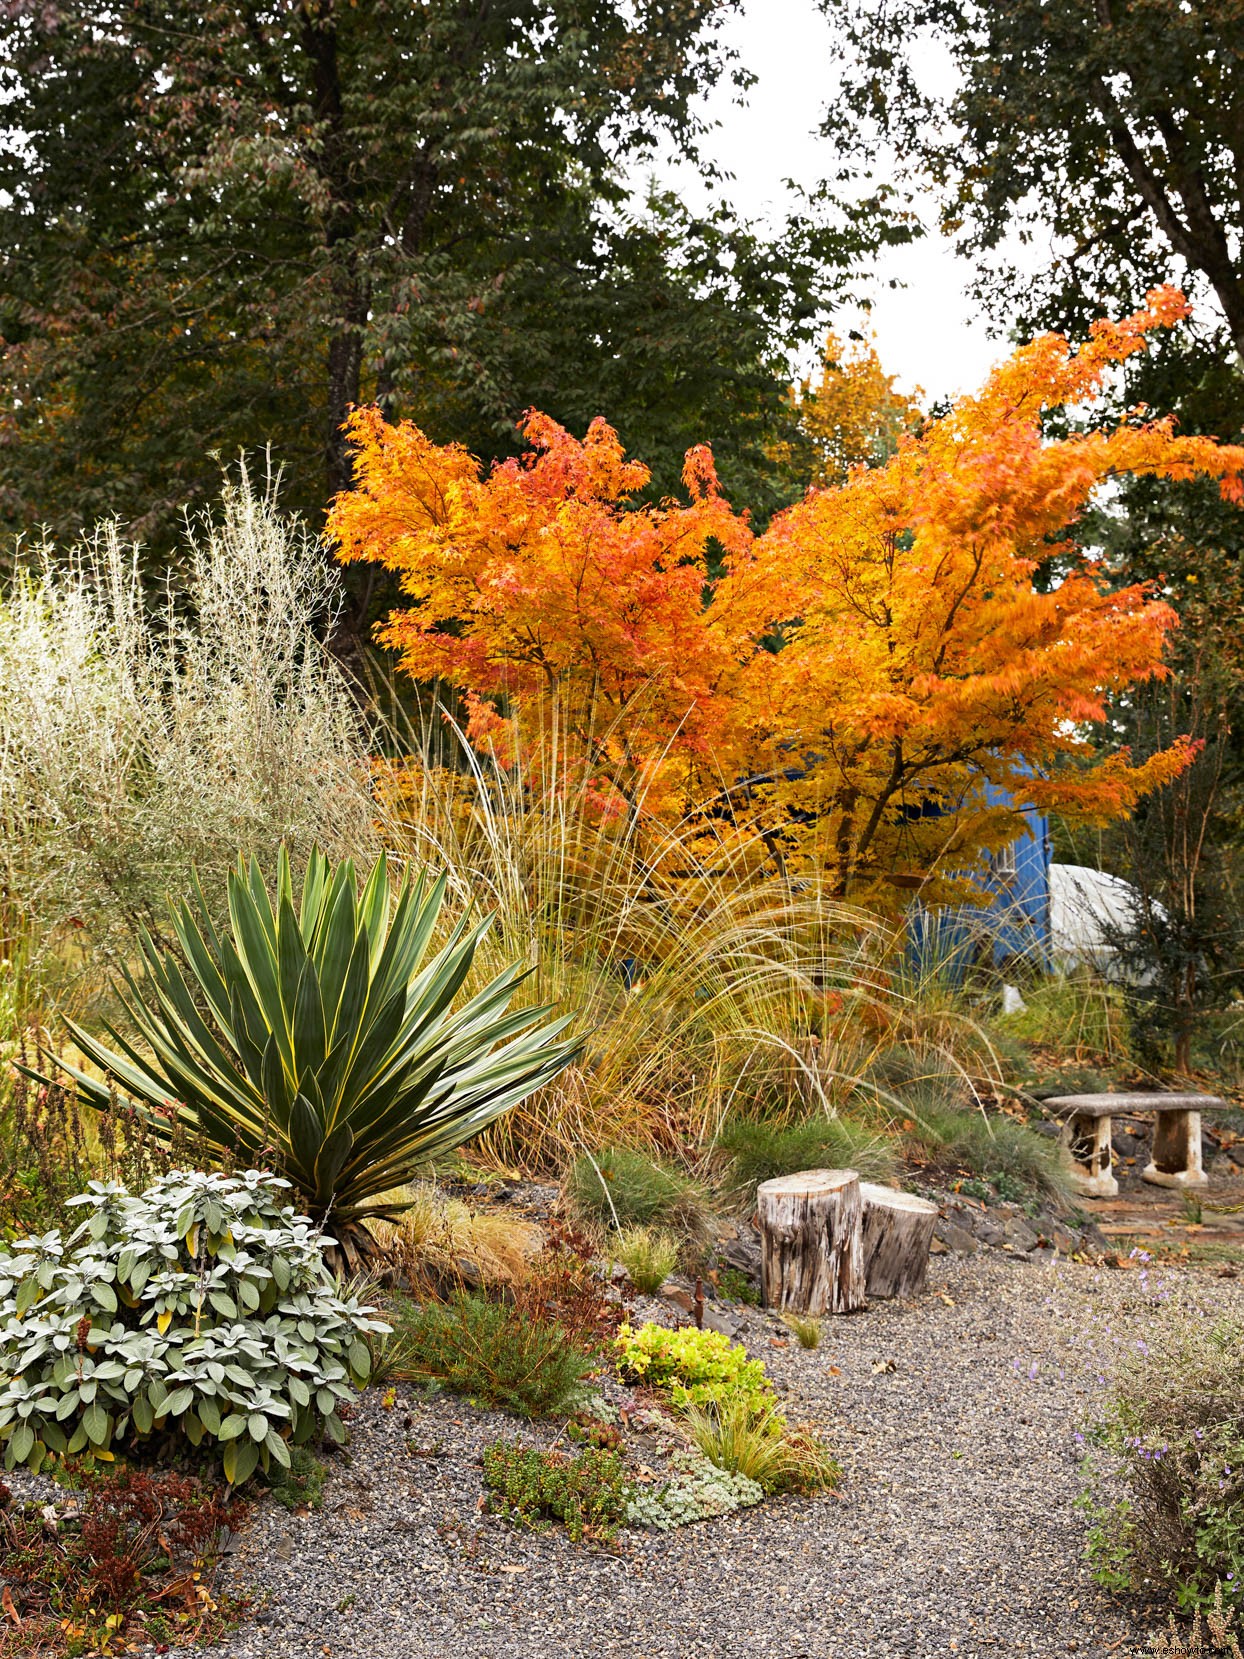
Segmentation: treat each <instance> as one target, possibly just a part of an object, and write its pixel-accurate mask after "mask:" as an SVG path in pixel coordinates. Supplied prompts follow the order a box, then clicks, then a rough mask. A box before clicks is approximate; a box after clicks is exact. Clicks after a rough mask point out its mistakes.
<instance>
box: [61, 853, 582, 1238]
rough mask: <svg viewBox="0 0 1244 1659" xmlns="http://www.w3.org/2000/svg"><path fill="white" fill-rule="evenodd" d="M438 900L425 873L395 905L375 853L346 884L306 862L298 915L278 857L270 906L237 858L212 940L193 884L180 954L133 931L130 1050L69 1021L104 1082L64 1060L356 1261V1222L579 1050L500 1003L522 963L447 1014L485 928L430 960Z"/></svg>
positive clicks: (340, 871) (178, 914) (86, 1082)
mask: <svg viewBox="0 0 1244 1659" xmlns="http://www.w3.org/2000/svg"><path fill="white" fill-rule="evenodd" d="M444 895H445V877H444V876H441V877H440V878H439V879H437V880H435V881H429V880H428V879H427V878H426V877H425V876H422V875H421V876H419V877H418V878H417V879H416V880H414V881H413V882H412V881H411V879H410V878H409V877H407V879H406V880H405V881H404V882H403V883H402V886H401V889H400V891H399V892H398V893H397V896H396V898H394V896H393V893H392V891H391V883H390V873H389V869H388V866H387V864H386V861H385V859H384V858H383V857H381V859H380V860H379V862H378V863H377V864H376V866H375V868H374V869H373V870H372V871H371V874H370V875H369V876H368V878H367V880H366V882H365V883H364V884H363V886H362V889H361V891H360V889H359V884H358V880H357V878H356V875H355V870H354V866H353V864H351V863H350V862H349V861H346V862H343V863H342V864H340V865H338V866H337V868H336V869H335V870H330V868H329V865H328V862H327V860H326V859H325V858H324V857H323V856H322V855H321V854H320V853H318V852H315V853H313V854H312V856H311V859H310V861H309V863H308V866H307V872H306V877H305V879H304V881H303V885H302V893H301V896H300V900H299V902H298V904H297V907H295V894H294V887H293V881H292V877H291V873H290V865H289V859H288V857H287V856H286V854H285V852H284V851H282V853H281V857H280V863H279V867H278V871H277V880H276V893H275V897H272V896H270V895H269V893H268V890H267V888H266V887H265V885H264V881H263V877H262V876H261V874H260V871H259V868H258V865H257V864H256V863H255V862H254V861H253V860H252V861H251V863H250V865H249V866H244V865H243V864H242V863H241V862H239V865H238V868H237V869H236V870H235V871H234V872H233V873H232V874H231V875H230V877H229V890H228V900H229V905H228V908H229V927H228V930H227V932H221V931H218V930H217V928H216V927H215V925H214V924H213V922H212V919H211V916H210V913H209V910H208V906H207V904H206V902H205V900H204V897H203V894H202V891H201V890H200V889H198V888H197V886H196V890H195V893H194V896H193V899H192V900H190V901H186V902H183V903H181V904H179V905H177V906H175V907H173V908H172V912H171V914H172V924H173V931H174V933H175V935H176V940H177V946H178V950H177V952H172V951H164V950H162V949H160V947H159V946H158V945H157V944H156V943H155V942H154V941H153V940H152V939H151V937H150V936H149V935H148V936H145V937H144V938H143V941H142V957H143V971H142V975H141V978H138V977H135V976H134V975H132V974H130V973H129V972H128V971H127V972H126V973H125V981H126V989H127V991H128V996H126V997H125V999H124V1000H125V1005H126V1011H127V1013H128V1015H129V1021H130V1023H131V1024H132V1026H133V1028H134V1030H135V1032H136V1033H137V1037H136V1038H135V1040H134V1041H130V1040H129V1039H128V1038H127V1037H125V1036H123V1035H122V1034H121V1033H120V1032H119V1031H118V1030H116V1029H115V1028H114V1027H112V1026H109V1027H107V1030H108V1032H109V1035H110V1036H111V1037H112V1038H113V1039H114V1041H115V1042H116V1044H117V1050H115V1051H114V1050H113V1049H110V1048H108V1047H106V1046H105V1045H104V1044H103V1043H101V1042H100V1041H98V1039H97V1038H95V1037H94V1036H92V1035H91V1034H90V1033H89V1032H87V1031H84V1030H82V1029H81V1027H79V1026H76V1025H70V1030H71V1031H72V1033H73V1037H74V1040H75V1041H76V1043H77V1044H78V1046H79V1047H80V1049H81V1050H82V1052H83V1054H85V1055H86V1056H87V1058H88V1059H90V1060H92V1061H94V1063H95V1064H96V1065H97V1066H98V1067H99V1068H100V1069H101V1070H102V1071H103V1072H104V1074H105V1077H106V1079H108V1080H110V1081H101V1080H100V1079H99V1078H97V1077H93V1076H92V1075H91V1074H90V1073H88V1072H86V1071H84V1070H81V1069H79V1068H78V1067H75V1066H73V1065H70V1064H67V1063H66V1062H63V1061H62V1062H59V1063H60V1064H61V1065H62V1066H63V1067H64V1069H65V1070H66V1071H67V1072H69V1073H70V1074H71V1075H72V1076H73V1077H74V1078H75V1079H76V1080H77V1083H78V1086H79V1089H80V1090H81V1092H82V1095H83V1097H84V1098H85V1099H86V1101H87V1102H88V1103H90V1104H92V1105H94V1106H98V1107H101V1108H104V1107H106V1106H107V1105H108V1102H109V1099H110V1088H111V1087H113V1086H115V1087H116V1088H119V1089H120V1090H121V1091H122V1092H123V1093H124V1094H125V1095H127V1096H129V1097H130V1099H131V1100H133V1101H134V1102H135V1103H136V1104H137V1106H138V1109H139V1110H140V1111H142V1112H144V1113H145V1114H146V1116H147V1117H148V1119H149V1121H150V1124H151V1127H152V1128H153V1129H154V1130H155V1131H156V1132H157V1133H166V1134H167V1133H171V1126H172V1124H173V1123H174V1122H175V1121H177V1120H180V1121H181V1122H182V1124H183V1125H184V1126H185V1127H186V1128H188V1129H189V1130H191V1131H192V1132H193V1133H194V1134H195V1135H197V1136H198V1137H200V1138H201V1139H202V1140H204V1141H206V1142H207V1144H208V1145H209V1146H211V1147H216V1148H219V1149H220V1150H221V1152H222V1153H224V1154H225V1155H226V1156H227V1157H228V1158H230V1159H232V1160H233V1161H234V1162H235V1163H248V1162H254V1163H256V1164H275V1167H276V1168H277V1169H278V1170H279V1172H280V1173H281V1174H282V1175H283V1176H285V1177H286V1179H288V1180H289V1181H290V1183H291V1184H292V1186H293V1187H294V1190H295V1192H296V1194H297V1198H298V1202H299V1204H300V1205H301V1206H302V1207H303V1208H304V1209H305V1210H306V1211H307V1213H308V1214H309V1215H310V1216H311V1217H312V1218H313V1219H314V1220H315V1221H317V1222H319V1223H321V1224H322V1225H324V1226H325V1227H326V1228H327V1229H328V1230H329V1231H330V1232H331V1233H332V1235H333V1237H334V1238H335V1239H336V1241H337V1243H338V1245H339V1246H340V1248H341V1251H342V1253H343V1255H344V1256H345V1259H346V1261H347V1262H349V1263H350V1265H352V1266H355V1265H357V1263H358V1260H359V1258H360V1256H361V1255H364V1254H366V1252H367V1251H368V1249H369V1247H370V1244H371V1237H370V1234H369V1233H368V1231H367V1222H368V1220H369V1219H371V1218H375V1217H393V1216H394V1215H396V1214H397V1213H398V1210H399V1209H400V1204H395V1202H394V1200H393V1197H392V1194H393V1192H394V1189H396V1188H400V1187H401V1186H402V1185H403V1184H404V1183H405V1182H407V1181H409V1180H410V1179H412V1177H413V1176H414V1174H415V1172H416V1170H417V1169H418V1168H419V1167H420V1166H421V1165H425V1164H426V1163H427V1162H428V1160H429V1159H432V1158H435V1157H437V1156H439V1155H441V1154H442V1153H445V1152H447V1151H449V1150H450V1149H451V1148H453V1147H455V1146H458V1145H460V1144H461V1143H462V1142H463V1141H465V1140H467V1139H469V1138H470V1137H471V1136H472V1135H475V1134H476V1133H478V1131H479V1130H481V1129H483V1128H485V1127H486V1126H487V1125H488V1124H490V1123H492V1122H493V1121H494V1119H496V1118H498V1117H499V1116H500V1115H501V1114H502V1113H503V1112H505V1111H507V1110H508V1109H509V1108H510V1107H512V1106H515V1105H517V1104H518V1102H519V1101H521V1100H523V1099H524V1098H525V1097H526V1096H527V1095H529V1094H531V1093H532V1092H533V1091H534V1090H536V1089H538V1088H540V1087H541V1085H542V1084H545V1083H547V1082H549V1081H550V1080H551V1079H552V1078H554V1077H555V1076H556V1075H557V1074H558V1072H559V1071H561V1069H562V1068H563V1067H564V1066H566V1065H567V1064H568V1063H569V1062H570V1060H572V1059H573V1058H574V1056H575V1054H576V1053H577V1052H578V1049H579V1046H580V1045H579V1043H578V1042H577V1041H575V1040H573V1039H567V1038H565V1037H564V1036H563V1033H564V1031H565V1029H566V1027H567V1025H568V1024H569V1020H568V1019H565V1018H563V1019H558V1020H554V1021H551V1022H548V1023H545V1021H544V1016H545V1015H546V1014H547V1013H548V1012H549V1010H548V1009H547V1008H538V1007H529V1008H519V1009H517V1010H516V1009H512V1008H511V1006H510V1005H511V1003H512V1001H513V999H514V994H515V991H516V990H517V988H518V985H519V983H520V981H521V980H522V979H523V978H524V977H525V974H524V971H523V970H522V969H521V968H520V967H517V966H511V967H507V968H505V969H504V970H503V971H502V972H501V973H499V974H498V975H497V976H496V977H495V978H494V979H493V980H492V981H491V982H490V983H489V984H487V985H485V986H484V988H483V989H482V990H480V991H478V992H477V993H476V994H475V995H474V996H471V997H468V998H467V999H466V1000H465V1001H462V1002H461V1003H460V1004H459V1005H458V1006H457V1007H456V1008H455V1007H454V1004H455V1002H456V1000H457V998H458V994H459V992H460V991H462V989H463V987H464V985H465V984H466V981H467V978H468V976H469V974H470V972H471V967H472V962H473V960H474V957H475V953H476V950H477V948H478V946H479V943H480V941H481V939H482V938H483V937H484V934H485V933H486V932H487V930H488V927H489V925H490V922H489V919H485V920H483V921H481V922H479V923H477V924H475V925H473V926H468V924H467V921H466V919H465V918H460V919H459V920H458V921H457V922H456V924H455V925H454V926H453V928H452V929H451V930H450V932H449V935H448V938H447V939H446V941H445V943H444V944H443V945H442V946H441V948H440V949H439V950H437V951H436V952H435V953H434V954H431V955H429V952H430V949H431V946H432V941H433V936H434V934H435V931H436V926H437V921H438V918H439V915H440V911H441V908H442V902H443V899H444ZM140 1039H141V1041H142V1042H143V1043H145V1044H146V1045H147V1047H148V1048H149V1049H150V1051H151V1052H150V1054H147V1053H145V1052H144V1051H143V1050H142V1048H140V1046H139V1040H140ZM385 1195H389V1196H388V1197H386V1196H385Z"/></svg>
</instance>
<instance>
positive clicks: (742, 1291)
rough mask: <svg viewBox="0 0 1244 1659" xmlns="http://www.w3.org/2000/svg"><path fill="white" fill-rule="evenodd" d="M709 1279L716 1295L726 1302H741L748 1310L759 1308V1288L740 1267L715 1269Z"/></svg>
mask: <svg viewBox="0 0 1244 1659" xmlns="http://www.w3.org/2000/svg"><path fill="white" fill-rule="evenodd" d="M709 1277H710V1279H711V1280H712V1282H713V1284H714V1286H715V1287H716V1290H717V1294H718V1295H719V1296H724V1297H725V1298H726V1300H727V1301H728V1302H743V1303H746V1305H747V1306H748V1307H750V1308H758V1307H759V1306H760V1286H759V1285H758V1284H757V1283H756V1281H755V1280H754V1279H753V1278H752V1276H751V1274H750V1273H744V1271H743V1269H742V1268H741V1267H715V1268H713V1269H712V1271H711V1272H710V1274H709Z"/></svg>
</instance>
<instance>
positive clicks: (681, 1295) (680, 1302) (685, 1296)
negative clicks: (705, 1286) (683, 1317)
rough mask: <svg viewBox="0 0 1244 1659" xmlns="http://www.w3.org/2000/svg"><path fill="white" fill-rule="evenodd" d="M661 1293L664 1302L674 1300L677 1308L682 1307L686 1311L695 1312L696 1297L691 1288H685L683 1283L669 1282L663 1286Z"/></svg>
mask: <svg viewBox="0 0 1244 1659" xmlns="http://www.w3.org/2000/svg"><path fill="white" fill-rule="evenodd" d="M659 1295H660V1297H661V1300H662V1301H663V1302H672V1303H673V1304H674V1306H675V1307H676V1308H681V1309H682V1311H683V1312H684V1313H694V1312H695V1297H694V1296H692V1294H691V1292H690V1291H689V1290H684V1289H683V1288H682V1286H681V1285H675V1284H670V1283H668V1282H667V1283H666V1284H663V1285H662V1286H661V1289H660V1292H659Z"/></svg>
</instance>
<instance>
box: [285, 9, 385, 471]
mask: <svg viewBox="0 0 1244 1659" xmlns="http://www.w3.org/2000/svg"><path fill="white" fill-rule="evenodd" d="M300 13H301V18H302V48H303V51H304V52H305V53H306V54H307V59H308V62H309V64H310V67H311V101H312V109H313V111H314V114H315V121H316V126H317V128H318V133H317V138H316V148H315V159H316V162H317V165H318V168H319V172H320V175H321V177H322V179H323V181H324V184H325V186H326V187H327V191H328V198H329V205H328V209H327V212H326V215H325V226H324V243H325V247H326V249H327V251H328V262H329V271H330V279H329V280H330V283H331V293H332V301H333V317H334V324H333V333H332V336H331V338H330V340H329V345H328V397H327V409H326V411H325V432H324V483H325V488H326V491H327V495H328V497H330V498H331V497H332V496H334V495H336V494H337V493H338V492H339V491H341V490H346V489H349V487H350V485H351V484H352V483H353V481H354V466H353V462H352V461H351V458H350V451H349V447H348V445H347V443H346V439H345V434H344V433H343V431H342V426H343V424H344V422H345V419H346V416H347V415H348V414H349V412H350V406H351V405H352V404H354V403H357V402H358V398H359V388H360V385H361V382H362V371H363V331H364V328H365V327H366V323H367V312H368V304H369V297H370V296H369V294H368V290H367V284H366V282H365V280H364V278H363V276H362V273H361V272H360V269H359V259H358V249H357V247H356V246H355V239H356V238H357V235H358V229H359V226H358V209H357V202H356V199H355V190H354V185H353V183H352V180H351V177H350V158H349V153H348V142H347V139H346V129H345V115H344V110H343V104H342V90H341V64H340V59H339V56H338V39H337V20H336V12H335V0H302V4H301V6H300Z"/></svg>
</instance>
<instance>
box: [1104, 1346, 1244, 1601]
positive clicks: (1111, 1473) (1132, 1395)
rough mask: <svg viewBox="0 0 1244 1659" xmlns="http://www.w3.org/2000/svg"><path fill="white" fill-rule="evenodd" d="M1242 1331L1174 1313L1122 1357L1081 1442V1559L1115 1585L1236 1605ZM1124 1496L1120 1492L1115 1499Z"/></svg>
mask: <svg viewBox="0 0 1244 1659" xmlns="http://www.w3.org/2000/svg"><path fill="white" fill-rule="evenodd" d="M1242 1401H1244V1325H1241V1324H1240V1323H1238V1322H1236V1321H1234V1320H1223V1321H1220V1322H1218V1323H1217V1324H1212V1325H1211V1324H1206V1323H1205V1322H1204V1321H1203V1320H1201V1319H1199V1318H1198V1317H1196V1316H1195V1315H1194V1316H1192V1317H1189V1318H1186V1319H1185V1318H1181V1317H1178V1316H1172V1317H1171V1318H1170V1319H1169V1321H1168V1322H1167V1324H1166V1325H1165V1327H1164V1328H1159V1330H1158V1331H1157V1332H1155V1334H1154V1335H1153V1336H1152V1337H1151V1339H1150V1341H1149V1343H1148V1344H1144V1345H1141V1344H1138V1345H1137V1347H1136V1348H1135V1349H1133V1350H1132V1351H1131V1352H1130V1353H1129V1354H1127V1355H1125V1357H1124V1358H1123V1360H1122V1361H1121V1363H1120V1366H1119V1370H1118V1372H1117V1375H1116V1378H1115V1383H1114V1389H1113V1395H1112V1398H1111V1399H1110V1401H1109V1403H1108V1405H1107V1407H1106V1410H1105V1412H1104V1414H1103V1416H1102V1418H1101V1420H1100V1421H1099V1422H1098V1423H1097V1424H1096V1425H1095V1426H1094V1427H1093V1429H1092V1430H1091V1432H1090V1434H1089V1437H1088V1438H1089V1442H1090V1447H1091V1450H1090V1454H1089V1458H1088V1460H1087V1467H1086V1473H1087V1476H1088V1485H1087V1490H1086V1495H1085V1507H1086V1508H1087V1510H1088V1512H1089V1514H1090V1517H1091V1521H1092V1529H1091V1532H1090V1537H1089V1554H1090V1557H1091V1559H1092V1561H1093V1564H1094V1568H1095V1571H1096V1574H1097V1577H1098V1578H1099V1580H1100V1581H1101V1582H1102V1583H1104V1584H1107V1585H1109V1586H1111V1587H1113V1588H1124V1587H1129V1588H1141V1587H1144V1586H1149V1587H1152V1586H1153V1585H1155V1584H1156V1585H1159V1586H1161V1587H1162V1588H1164V1589H1165V1590H1167V1591H1168V1592H1169V1593H1170V1594H1171V1595H1172V1596H1173V1597H1174V1599H1175V1601H1176V1602H1177V1603H1178V1605H1179V1606H1181V1607H1183V1608H1185V1609H1192V1608H1196V1607H1202V1608H1209V1607H1211V1606H1212V1605H1213V1598H1214V1594H1215V1587H1216V1585H1217V1584H1218V1583H1221V1585H1222V1587H1223V1592H1224V1594H1225V1595H1226V1597H1227V1600H1228V1602H1229V1603H1236V1604H1239V1603H1241V1602H1242V1601H1244V1412H1242V1410H1241V1402H1242ZM1120 1488H1121V1490H1122V1496H1121V1497H1120V1496H1117V1495H1116V1494H1117V1493H1118V1492H1119V1490H1120Z"/></svg>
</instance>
